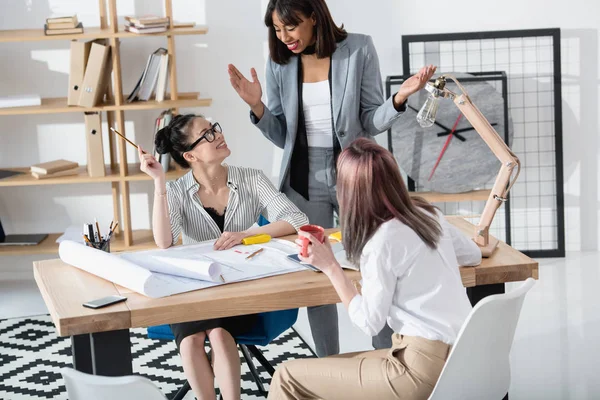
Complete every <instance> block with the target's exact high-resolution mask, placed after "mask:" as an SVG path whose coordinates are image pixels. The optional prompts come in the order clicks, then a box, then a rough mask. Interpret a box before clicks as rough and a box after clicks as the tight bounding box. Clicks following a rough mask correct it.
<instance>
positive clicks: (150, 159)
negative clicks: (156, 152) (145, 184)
mask: <svg viewBox="0 0 600 400" xmlns="http://www.w3.org/2000/svg"><path fill="white" fill-rule="evenodd" d="M138 155H139V157H140V170H141V171H142V172H144V173H146V174H147V175H148V176H149V177H151V178H152V179H154V180H157V179H159V178H162V179H163V180H164V178H165V171H163V167H162V165H161V164H160V163H159V162H158V161H156V158H154V156H153V155H152V154H148V153H144V150H142V147H141V146H138Z"/></svg>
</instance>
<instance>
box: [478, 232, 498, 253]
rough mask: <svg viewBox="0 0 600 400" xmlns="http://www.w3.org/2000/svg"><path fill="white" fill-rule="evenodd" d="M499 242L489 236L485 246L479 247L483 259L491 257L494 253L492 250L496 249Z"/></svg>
mask: <svg viewBox="0 0 600 400" xmlns="http://www.w3.org/2000/svg"><path fill="white" fill-rule="evenodd" d="M499 242H500V241H499V240H498V239H496V238H495V237H493V236H490V239H489V242H488V244H487V246H479V248H480V249H481V256H482V257H484V258H488V257H491V255H492V254H493V253H494V250H496V247H498V243H499Z"/></svg>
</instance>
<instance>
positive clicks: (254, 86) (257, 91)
mask: <svg viewBox="0 0 600 400" xmlns="http://www.w3.org/2000/svg"><path fill="white" fill-rule="evenodd" d="M227 71H228V72H229V81H230V82H231V86H233V88H234V89H235V91H236V92H237V94H238V95H239V96H240V97H241V98H242V100H244V101H245V102H246V103H247V104H248V105H249V106H250V107H254V106H256V105H258V104H259V103H260V102H261V98H262V88H261V87H260V82H259V81H258V75H257V74H256V70H255V69H254V68H252V69H251V70H250V74H251V75H252V82H250V81H249V80H248V79H246V77H245V76H244V75H242V73H241V72H240V71H239V70H238V69H237V68H236V67H235V65H233V64H229V66H228V68H227Z"/></svg>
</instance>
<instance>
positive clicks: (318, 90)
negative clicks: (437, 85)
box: [229, 0, 435, 357]
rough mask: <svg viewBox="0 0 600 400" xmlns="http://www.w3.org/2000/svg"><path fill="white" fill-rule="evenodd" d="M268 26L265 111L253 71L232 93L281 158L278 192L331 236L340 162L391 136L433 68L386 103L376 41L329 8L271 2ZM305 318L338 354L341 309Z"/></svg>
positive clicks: (315, 310)
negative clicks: (366, 140) (355, 145)
mask: <svg viewBox="0 0 600 400" xmlns="http://www.w3.org/2000/svg"><path fill="white" fill-rule="evenodd" d="M265 25H266V26H267V28H268V30H269V49H270V58H269V60H268V61H267V66H266V81H267V83H266V87H267V104H266V105H265V104H264V103H263V102H262V100H261V98H262V88H261V85H260V82H259V81H258V77H257V74H256V71H255V69H254V68H252V70H251V75H252V81H249V80H248V79H246V78H245V77H244V76H243V75H242V74H241V73H240V71H239V70H238V69H237V68H236V67H235V66H233V65H229V77H230V81H231V85H232V86H233V88H234V89H235V90H236V91H237V93H238V94H239V95H240V97H241V98H242V99H243V100H244V101H245V102H246V103H247V104H248V105H249V106H250V109H251V112H250V119H251V121H252V123H253V124H255V125H256V126H257V127H258V128H259V129H260V130H261V131H262V133H263V135H265V137H266V138H267V139H269V140H270V141H271V142H273V144H275V145H276V146H277V147H280V148H282V149H283V150H284V153H283V161H282V164H281V171H280V181H279V189H280V190H281V191H282V192H284V193H285V194H286V195H287V196H288V197H289V198H290V200H292V201H293V202H294V203H295V204H296V205H297V206H298V208H300V210H302V211H303V212H304V213H305V214H306V215H307V216H308V218H309V220H310V222H311V223H313V224H318V225H321V226H322V227H324V228H331V227H333V223H334V218H333V217H334V211H335V212H337V211H338V202H337V198H336V191H335V185H336V171H335V165H336V159H337V155H338V154H339V153H340V151H341V149H342V148H345V147H346V146H348V145H349V144H350V143H352V142H353V141H354V140H355V139H357V138H359V137H372V136H375V135H377V134H379V133H381V132H384V131H386V130H387V129H388V128H390V126H392V124H393V123H394V122H395V121H396V120H397V119H398V118H400V116H401V115H402V112H403V111H404V109H405V103H406V99H407V98H408V96H410V95H411V94H413V93H416V92H418V91H419V90H420V89H422V88H423V86H424V85H425V83H426V82H427V81H428V80H429V79H430V78H431V76H432V75H433V73H434V72H435V67H433V66H427V67H424V68H422V69H421V70H420V71H419V73H418V74H416V75H414V76H412V77H410V78H409V79H407V80H406V81H405V82H404V83H403V84H402V86H401V87H400V89H399V91H398V93H396V94H395V95H394V96H392V97H390V98H389V99H387V100H385V99H384V98H383V84H382V80H381V73H380V71H379V59H378V57H377V52H376V51H375V47H374V45H373V40H372V39H371V37H370V36H367V35H360V34H352V33H350V34H349V33H347V32H346V31H345V30H344V29H343V26H342V27H338V26H337V25H336V24H335V23H334V21H333V18H332V17H331V14H330V12H329V9H328V8H327V4H326V3H325V1H324V0H270V2H269V5H268V6H267V11H266V13H265ZM308 318H309V322H310V326H311V331H312V335H313V338H314V341H315V345H316V351H317V355H318V356H319V357H323V356H328V355H333V354H337V353H339V335H338V320H337V308H336V306H335V305H333V304H332V305H327V306H318V307H309V308H308ZM382 337H388V338H389V337H390V335H389V332H386V333H385V336H384V335H382ZM375 344H376V343H375ZM377 347H379V346H377Z"/></svg>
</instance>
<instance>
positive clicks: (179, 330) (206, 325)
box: [171, 314, 258, 350]
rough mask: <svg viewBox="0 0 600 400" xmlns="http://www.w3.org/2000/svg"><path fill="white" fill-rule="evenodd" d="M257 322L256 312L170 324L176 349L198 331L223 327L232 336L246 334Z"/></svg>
mask: <svg viewBox="0 0 600 400" xmlns="http://www.w3.org/2000/svg"><path fill="white" fill-rule="evenodd" d="M257 322H258V315H257V314H250V315H239V316H236V317H225V318H214V319H206V320H203V321H191V322H182V323H179V324H171V331H172V332H173V335H174V336H175V343H176V344H177V350H179V345H180V344H181V341H182V340H183V339H184V338H186V337H188V336H191V335H193V334H195V333H198V332H204V331H206V330H209V329H214V328H223V329H225V330H226V331H227V332H229V333H230V334H231V336H233V337H234V338H235V337H236V336H239V335H243V334H246V333H248V332H250V331H251V330H252V328H253V327H254V325H255V324H256V323H257Z"/></svg>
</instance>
